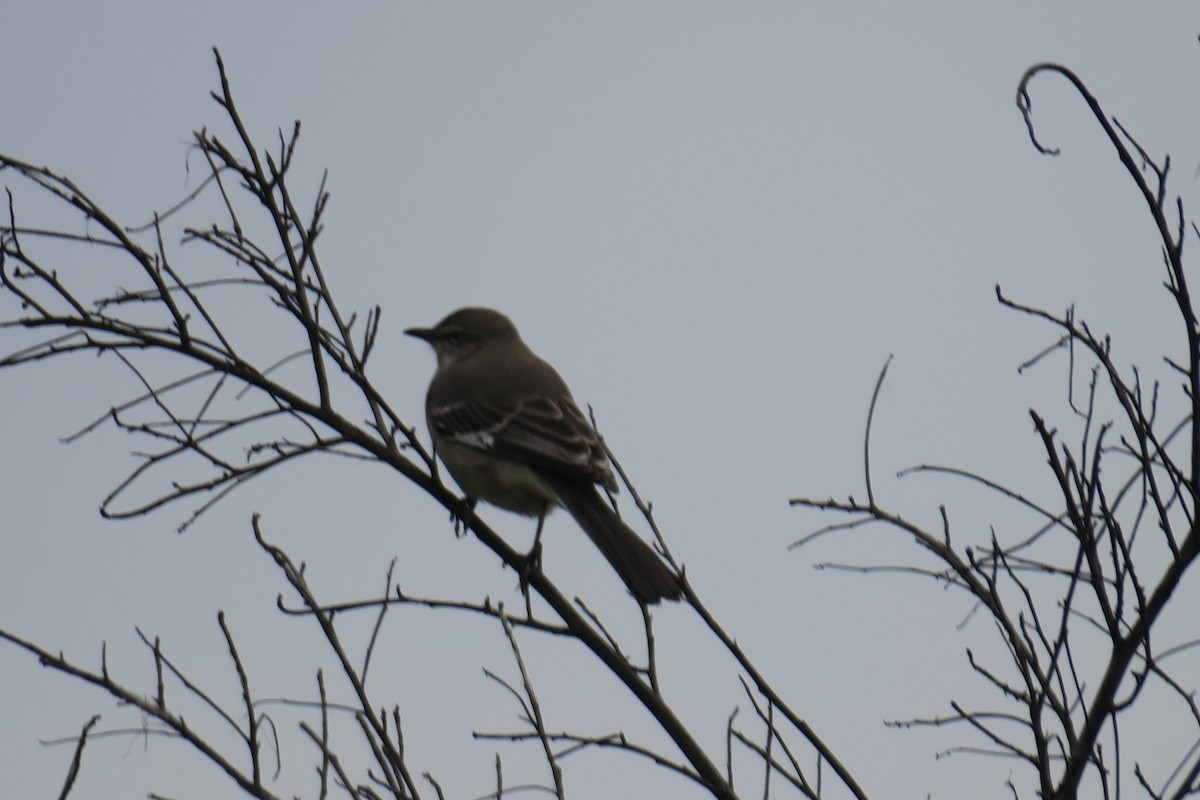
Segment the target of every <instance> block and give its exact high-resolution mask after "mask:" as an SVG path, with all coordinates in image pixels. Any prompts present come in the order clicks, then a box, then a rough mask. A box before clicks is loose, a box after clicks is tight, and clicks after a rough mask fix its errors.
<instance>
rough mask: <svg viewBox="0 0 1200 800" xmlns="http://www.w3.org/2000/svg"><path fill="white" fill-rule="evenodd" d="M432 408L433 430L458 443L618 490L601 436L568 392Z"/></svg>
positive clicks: (430, 421) (430, 418)
mask: <svg viewBox="0 0 1200 800" xmlns="http://www.w3.org/2000/svg"><path fill="white" fill-rule="evenodd" d="M428 412H429V424H430V426H431V427H433V429H434V431H436V432H437V433H438V434H440V435H441V436H444V437H446V438H448V439H451V440H453V441H455V442H457V443H459V444H464V445H468V446H470V447H475V448H478V449H480V450H486V451H488V452H490V453H494V454H495V455H497V456H500V457H502V458H507V459H511V460H513V461H518V462H520V463H523V464H528V465H530V466H534V467H541V468H543V469H548V470H552V471H554V472H556V473H561V474H566V475H575V476H578V477H580V478H586V479H587V480H588V481H589V482H594V483H603V484H605V486H607V487H608V488H610V489H615V488H616V482H615V481H614V480H613V476H612V472H611V470H610V469H609V468H608V458H607V456H606V455H605V452H604V446H603V444H601V442H600V437H599V435H598V434H597V433H596V431H595V429H594V428H593V427H592V426H591V424H590V423H589V422H588V420H587V418H586V417H584V416H583V412H582V411H580V410H579V406H577V405H576V404H575V401H574V400H572V399H571V398H570V397H569V396H558V397H551V396H547V395H532V396H529V397H525V398H522V399H521V400H520V401H519V402H518V403H517V404H516V405H514V406H511V407H508V406H505V407H499V406H496V405H491V404H488V403H484V402H476V401H468V402H458V403H448V404H444V405H433V406H431V407H430V408H429V409H428Z"/></svg>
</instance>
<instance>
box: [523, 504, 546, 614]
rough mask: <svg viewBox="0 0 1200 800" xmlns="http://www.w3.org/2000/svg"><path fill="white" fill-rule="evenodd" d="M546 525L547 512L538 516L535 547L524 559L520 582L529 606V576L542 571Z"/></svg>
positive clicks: (534, 536)
mask: <svg viewBox="0 0 1200 800" xmlns="http://www.w3.org/2000/svg"><path fill="white" fill-rule="evenodd" d="M545 524H546V511H543V512H542V513H541V514H539V515H538V524H537V532H536V533H534V534H533V547H531V548H529V552H528V553H526V554H525V557H524V558H523V559H522V564H521V570H520V580H521V594H523V595H525V604H526V605H528V604H529V576H530V575H532V574H533V573H534V572H535V571H541V569H542V526H543V525H545Z"/></svg>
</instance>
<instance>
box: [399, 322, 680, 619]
mask: <svg viewBox="0 0 1200 800" xmlns="http://www.w3.org/2000/svg"><path fill="white" fill-rule="evenodd" d="M405 333H407V334H408V335H409V336H415V337H417V338H418V339H424V340H425V341H426V342H428V343H429V344H430V345H431V346H432V347H433V351H434V353H435V354H436V355H437V371H436V372H434V375H433V380H432V381H431V382H430V384H429V393H428V394H427V395H426V397H425V415H426V418H427V419H428V422H429V430H430V433H431V434H432V436H433V444H434V450H435V452H436V454H437V455H438V456H441V459H442V462H443V463H444V464H445V465H446V467H447V468H448V469H449V470H450V473H451V474H452V475H453V476H454V480H456V481H457V482H458V485H459V486H461V487H462V489H463V491H465V492H466V493H467V497H468V498H469V499H482V500H486V501H488V502H489V503H492V504H493V505H497V506H500V507H501V508H504V509H507V510H509V511H515V512H516V513H518V514H524V515H526V516H531V517H537V518H538V533H537V535H538V536H540V535H541V530H542V523H543V522H544V520H545V516H546V514H547V513H549V512H550V511H551V510H552V509H553V508H554V507H555V506H562V507H564V508H566V509H567V511H568V512H570V514H571V516H572V517H574V518H575V521H576V522H578V523H579V526H580V527H581V528H583V530H584V532H585V533H586V534H587V535H588V536H589V537H590V538H591V540H592V543H593V544H595V545H596V547H597V548H599V550H600V552H601V553H602V554H603V555H604V557H605V558H607V559H608V562H609V563H610V564H612V566H613V569H615V570H616V571H617V574H618V575H620V576H621V579H622V580H623V581H625V585H626V586H627V587H629V591H630V592H631V593H632V594H633V596H634V597H636V598H637V599H638V600H640V601H642V602H644V603H657V602H658V601H659V600H662V599H663V598H667V599H668V600H678V599H679V598H680V596H681V595H682V590H681V589H680V586H679V579H678V577H677V576H676V575H675V573H674V572H672V571H671V569H670V568H669V567H668V566H667V565H666V563H665V562H664V561H663V560H662V559H661V558H659V556H658V555H657V554H656V553H655V552H654V550H653V549H651V547H650V545H648V544H646V543H645V542H644V541H642V539H641V538H639V537H638V535H637V534H636V533H634V532H633V531H632V530H630V529H629V527H628V526H627V525H625V523H623V522H621V520H620V519H619V518H618V517H617V515H616V513H615V512H614V511H613V509H612V507H611V506H610V505H609V504H608V503H607V502H605V500H604V498H602V497H601V496H600V493H599V492H598V491H597V490H596V484H602V485H603V486H604V488H605V489H607V490H608V491H610V492H615V491H617V482H616V479H615V478H614V477H613V473H612V470H611V469H610V468H609V465H608V456H607V455H606V454H605V451H604V446H603V445H602V444H601V442H600V436H599V434H597V433H596V431H595V429H594V428H593V427H592V426H591V424H590V423H589V422H588V420H587V418H586V417H585V416H584V415H583V412H581V411H580V410H579V407H578V406H577V405H576V404H575V400H574V398H573V397H572V396H571V390H570V389H568V388H567V384H566V382H565V381H563V379H562V378H561V377H560V376H559V374H558V373H557V372H556V371H555V370H554V367H552V366H550V365H549V364H547V363H546V362H545V361H543V360H542V359H540V358H538V356H537V355H536V354H535V353H534V352H533V351H532V350H530V349H529V347H528V346H527V345H526V344H525V342H523V341H521V336H520V334H518V333H517V329H516V327H515V326H514V325H513V324H512V321H511V320H509V318H508V317H506V316H504V315H503V314H501V313H500V312H499V311H494V310H492V309H490V308H461V309H459V310H458V311H455V312H454V313H452V314H450V316H448V317H446V318H445V319H443V320H442V321H441V322H439V323H438V324H437V325H436V326H434V327H432V328H409V329H408V330H406V331H405ZM535 541H536V539H535ZM535 548H536V545H535Z"/></svg>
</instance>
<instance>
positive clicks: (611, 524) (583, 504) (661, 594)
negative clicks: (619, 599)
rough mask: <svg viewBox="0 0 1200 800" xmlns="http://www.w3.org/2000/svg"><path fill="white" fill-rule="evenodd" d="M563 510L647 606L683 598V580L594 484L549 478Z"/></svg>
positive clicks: (631, 590) (630, 589)
mask: <svg viewBox="0 0 1200 800" xmlns="http://www.w3.org/2000/svg"><path fill="white" fill-rule="evenodd" d="M549 482H550V483H551V485H552V486H553V488H554V491H555V494H557V495H558V498H559V501H560V502H561V503H562V505H563V507H564V508H565V509H567V511H568V512H570V514H571V516H572V517H574V518H575V521H576V522H578V523H579V527H581V528H583V530H584V533H586V534H587V535H588V538H590V539H591V540H592V544H594V545H596V547H597V549H599V550H600V552H601V553H602V554H603V555H604V557H605V558H606V559H608V563H610V564H612V566H613V569H615V570H616V571H617V574H618V575H620V576H621V580H623V581H625V585H626V586H627V587H628V588H629V591H630V592H631V593H632V594H633V596H634V597H636V598H637V599H638V600H641V601H642V602H643V603H657V602H659V601H660V600H663V599H664V598H665V599H667V600H678V599H679V598H680V597H682V596H683V589H682V588H681V587H680V585H679V577H678V576H677V575H676V574H675V573H674V572H672V571H671V569H670V567H668V566H667V564H666V562H664V561H663V560H662V558H660V557H659V555H658V554H657V553H655V552H654V549H653V548H652V547H650V545H648V544H646V542H644V541H643V540H642V538H641V537H640V536H638V535H637V534H636V533H634V532H633V531H632V530H631V529H630V528H629V526H627V525H626V524H625V523H624V522H621V519H620V518H619V517H618V516H617V515H616V514H615V513H614V512H613V510H612V508H610V507H609V506H608V504H607V503H605V502H604V499H603V498H602V497H601V496H600V493H599V492H597V491H596V489H595V487H593V486H591V485H581V484H579V483H576V482H574V481H564V480H561V479H555V478H549Z"/></svg>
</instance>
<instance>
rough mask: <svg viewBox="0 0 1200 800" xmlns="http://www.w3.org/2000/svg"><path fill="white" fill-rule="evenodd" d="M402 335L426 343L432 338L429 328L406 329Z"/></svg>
mask: <svg viewBox="0 0 1200 800" xmlns="http://www.w3.org/2000/svg"><path fill="white" fill-rule="evenodd" d="M404 333H405V334H407V335H408V336H415V337H417V338H418V339H424V340H425V341H427V342H428V341H430V340H431V339H432V338H433V330H432V329H431V328H408V329H407V330H405V331H404Z"/></svg>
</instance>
